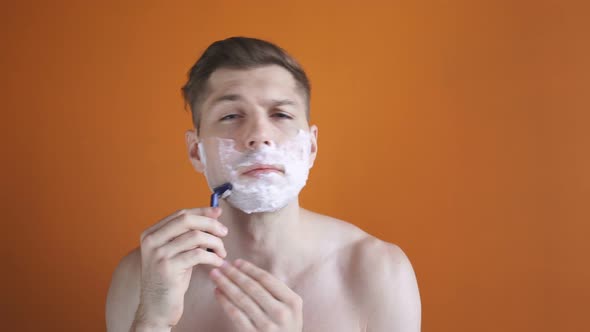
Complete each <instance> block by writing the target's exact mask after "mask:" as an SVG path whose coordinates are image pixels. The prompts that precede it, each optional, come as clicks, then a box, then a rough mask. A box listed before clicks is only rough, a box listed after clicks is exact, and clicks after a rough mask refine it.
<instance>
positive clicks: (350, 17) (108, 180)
mask: <svg viewBox="0 0 590 332" xmlns="http://www.w3.org/2000/svg"><path fill="white" fill-rule="evenodd" d="M253 3H258V2H252V1H235V2H229V1H218V2H215V1H207V2H205V1H202V2H199V1H124V2H120V1H109V2H106V1H95V3H94V4H90V2H88V1H86V2H84V1H70V2H67V1H21V2H18V4H14V3H11V4H6V3H5V4H3V5H2V11H1V14H0V24H1V25H2V29H1V30H0V31H1V36H0V37H1V38H0V40H1V43H2V47H1V51H0V59H1V65H2V68H1V70H2V71H1V73H0V75H1V80H2V86H1V92H0V93H1V94H2V100H1V102H2V121H1V123H2V128H1V132H2V135H3V139H2V145H3V146H2V158H3V161H2V197H1V204H2V219H3V225H2V242H1V243H2V248H1V249H2V256H3V257H4V258H3V260H2V263H3V264H2V280H1V281H2V287H3V289H4V290H3V291H2V293H3V295H2V306H3V307H2V308H1V310H2V316H3V318H2V323H1V324H2V328H1V329H2V330H5V331H53V330H55V331H103V330H104V329H105V323H104V305H105V297H106V292H107V289H108V285H109V282H110V278H111V274H112V272H113V269H114V268H115V266H116V264H117V262H118V261H119V259H120V258H121V257H122V256H123V255H124V254H126V253H127V252H128V251H129V250H131V249H132V248H134V247H135V246H137V245H138V241H139V234H140V233H141V231H143V230H144V229H145V228H147V227H148V226H149V225H151V224H153V223H155V222H156V221H158V220H159V219H161V218H163V217H164V216H166V215H168V214H170V213H172V212H174V211H175V210H178V209H180V208H188V207H196V206H203V205H206V204H207V202H208V191H207V188H206V185H205V181H204V179H203V178H202V177H201V176H200V175H198V174H196V173H195V172H194V171H193V170H192V168H191V166H190V163H189V162H188V159H187V155H186V150H185V143H184V131H185V130H186V129H188V128H190V126H191V121H190V115H189V113H188V112H185V111H184V110H183V103H182V100H181V97H180V87H181V85H182V84H183V83H184V82H185V79H186V72H187V71H188V69H189V68H190V66H191V65H192V64H193V63H194V61H195V60H196V59H197V58H198V56H199V55H200V54H201V52H202V51H203V50H204V49H205V48H206V47H207V46H208V45H209V44H210V43H211V42H213V41H215V40H218V39H222V38H226V37H229V36H232V35H245V36H254V37H259V38H263V39H268V40H270V41H273V42H276V43H278V44H279V45H281V46H283V47H284V48H286V49H287V50H288V51H289V52H290V53H292V54H293V55H294V56H295V57H296V58H298V59H299V61H300V62H301V63H302V64H303V66H304V68H305V69H306V70H307V72H308V74H309V76H310V78H311V81H312V122H313V123H315V124H317V125H318V126H319V128H320V135H319V144H320V149H319V157H318V160H317V162H316V166H315V168H314V169H313V170H312V174H311V178H310V182H309V185H308V187H307V188H306V189H305V190H304V192H303V194H302V205H303V206H305V207H307V208H309V209H311V210H315V211H318V212H320V213H324V214H328V215H332V216H335V217H338V218H342V219H345V220H348V221H350V222H352V223H354V224H356V225H359V226H360V227H361V228H363V229H365V230H366V231H368V232H370V233H372V234H374V235H376V236H378V237H379V238H382V239H384V240H387V241H389V242H393V243H396V244H398V245H399V246H401V247H402V249H403V250H404V251H405V252H406V254H407V255H408V256H409V257H410V260H411V261H412V263H413V266H414V269H415V271H416V274H417V277H418V282H419V287H420V291H421V298H422V306H423V307H422V310H423V323H422V325H423V330H424V331H576V330H580V329H582V326H587V322H586V323H584V322H583V318H582V315H584V314H587V311H588V303H589V300H590V291H589V286H588V282H589V281H590V267H589V266H588V253H589V252H590V245H589V244H588V241H586V239H585V238H586V237H587V235H588V234H590V232H589V226H588V221H589V220H590V210H589V207H588V205H589V204H588V200H589V198H590V176H589V172H590V153H589V144H590V137H589V129H590V128H589V127H590V126H589V124H590V116H589V114H588V112H589V110H590V100H589V96H590V93H589V91H590V88H589V86H590V61H589V59H590V50H589V40H590V37H589V32H590V25H589V24H588V23H586V21H587V19H588V17H589V15H588V13H589V12H588V6H584V5H583V3H584V1H580V2H579V3H574V2H571V1H570V2H566V1H557V0H556V1H513V0H505V1H493V0H489V1H467V0H466V1H394V2H393V1H390V2H387V3H389V4H388V5H385V4H383V3H378V2H374V1H362V5H358V4H356V3H357V2H344V1H340V2H331V3H328V2H320V1H298V2H293V3H289V4H287V2H282V1H274V2H270V1H269V2H264V3H260V4H253ZM352 3H355V4H352Z"/></svg>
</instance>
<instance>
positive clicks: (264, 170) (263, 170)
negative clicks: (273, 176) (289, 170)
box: [244, 168, 280, 176]
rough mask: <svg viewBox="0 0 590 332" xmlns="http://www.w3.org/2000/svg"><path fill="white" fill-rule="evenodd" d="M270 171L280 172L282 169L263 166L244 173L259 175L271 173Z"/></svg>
mask: <svg viewBox="0 0 590 332" xmlns="http://www.w3.org/2000/svg"><path fill="white" fill-rule="evenodd" d="M270 173H280V171H279V170H276V169H273V168H261V169H253V170H251V171H248V172H246V173H244V175H246V176H258V175H264V174H270Z"/></svg>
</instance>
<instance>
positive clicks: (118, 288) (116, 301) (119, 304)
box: [106, 250, 141, 332]
mask: <svg viewBox="0 0 590 332" xmlns="http://www.w3.org/2000/svg"><path fill="white" fill-rule="evenodd" d="M140 269H141V257H140V253H139V250H134V251H132V252H131V253H129V254H128V255H127V256H125V257H123V259H121V261H120V262H119V265H118V266H117V268H116V269H115V272H114V273H113V277H112V280H111V286H110V288H109V292H108V295H107V300H106V323H107V331H109V332H129V329H130V328H131V324H132V323H133V320H134V318H135V312H136V310H137V306H138V305H139V291H140V285H139V277H140V272H141V271H140Z"/></svg>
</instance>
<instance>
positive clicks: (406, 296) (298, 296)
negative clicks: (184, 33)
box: [106, 37, 421, 332]
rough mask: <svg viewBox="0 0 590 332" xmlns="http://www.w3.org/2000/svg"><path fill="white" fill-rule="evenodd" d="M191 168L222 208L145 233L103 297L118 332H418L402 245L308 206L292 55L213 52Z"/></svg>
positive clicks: (250, 48)
mask: <svg viewBox="0 0 590 332" xmlns="http://www.w3.org/2000/svg"><path fill="white" fill-rule="evenodd" d="M183 93H184V97H185V100H186V102H187V104H188V105H189V106H190V108H191V111H192V116H193V124H194V126H195V130H189V131H187V133H186V143H187V147H188V155H189V159H190V161H191V163H192V165H193V166H194V168H195V170H197V171H199V172H202V173H204V174H205V177H206V178H207V182H208V184H209V187H210V188H211V189H213V188H216V187H218V186H222V185H225V184H228V183H229V184H231V186H232V189H231V191H229V192H227V193H226V195H227V194H229V196H227V197H226V198H225V199H221V200H220V207H218V208H212V207H202V208H193V209H183V210H180V211H177V212H175V213H173V214H171V215H170V216H168V217H166V218H164V219H162V220H160V221H158V222H157V223H156V224H154V225H153V226H151V227H149V228H148V229H147V230H145V231H144V232H143V233H142V235H141V246H140V247H139V248H136V249H135V250H133V251H132V252H131V253H129V254H128V255H127V256H126V257H124V258H123V259H122V260H121V262H120V263H119V265H118V266H117V268H116V270H115V272H114V274H113V279H112V283H111V286H110V289H109V293H108V296H107V305H106V320H107V327H108V330H109V331H112V332H120V331H215V332H217V331H285V332H286V331H289V332H301V331H337V332H346V331H371V332H392V331H399V332H415V331H419V330H420V317H421V308H420V297H419V292H418V287H417V283H416V278H415V275H414V271H413V269H412V266H411V264H410V262H409V260H408V258H407V257H406V255H405V254H404V252H403V251H402V250H401V249H400V248H399V247H398V246H396V245H394V244H390V243H386V242H383V241H381V240H379V239H377V238H375V237H373V236H370V235H369V234H367V233H365V232H363V231H362V230H360V229H359V228H357V227H355V226H353V225H352V224H349V223H346V222H344V221H340V220H336V219H333V218H330V217H327V216H323V215H319V214H316V213H313V212H311V211H308V210H305V209H303V208H301V207H300V206H299V202H298V195H299V192H300V191H301V189H302V188H303V186H304V185H305V182H306V180H307V175H308V172H309V169H310V168H311V167H312V165H313V162H314V160H315V157H316V155H317V152H318V144H317V135H318V128H317V127H316V126H309V124H308V119H309V98H310V85H309V81H308V79H307V76H306V75H305V73H304V71H303V70H302V69H301V68H300V66H299V65H298V64H297V62H296V61H295V60H294V59H292V58H291V57H290V56H289V55H288V54H287V53H286V52H284V50H282V49H281V48H279V47H278V46H276V45H274V44H271V43H269V42H266V41H262V40H259V39H253V38H243V37H234V38H228V39H225V40H221V41H217V42H215V43H213V44H212V45H211V46H209V48H208V49H207V50H206V51H205V53H204V54H203V55H202V56H201V58H200V59H199V60H198V61H197V63H196V64H195V65H194V66H193V68H192V69H191V71H190V72H189V80H188V82H187V84H186V85H185V86H184V87H183Z"/></svg>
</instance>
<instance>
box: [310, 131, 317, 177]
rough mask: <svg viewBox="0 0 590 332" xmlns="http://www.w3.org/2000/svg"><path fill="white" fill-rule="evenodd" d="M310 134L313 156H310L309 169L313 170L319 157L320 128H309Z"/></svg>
mask: <svg viewBox="0 0 590 332" xmlns="http://www.w3.org/2000/svg"><path fill="white" fill-rule="evenodd" d="M309 133H310V134H311V154H310V156H309V168H312V167H313V163H314V162H315V158H316V157H317V155H318V127H317V126H316V125H313V126H311V127H309Z"/></svg>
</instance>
